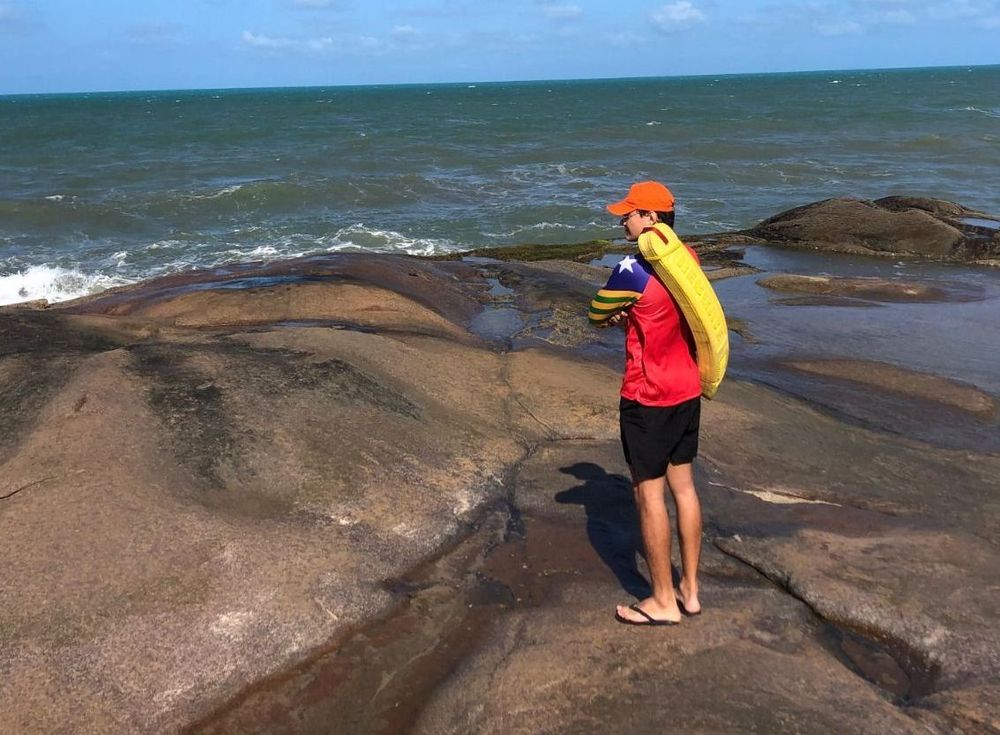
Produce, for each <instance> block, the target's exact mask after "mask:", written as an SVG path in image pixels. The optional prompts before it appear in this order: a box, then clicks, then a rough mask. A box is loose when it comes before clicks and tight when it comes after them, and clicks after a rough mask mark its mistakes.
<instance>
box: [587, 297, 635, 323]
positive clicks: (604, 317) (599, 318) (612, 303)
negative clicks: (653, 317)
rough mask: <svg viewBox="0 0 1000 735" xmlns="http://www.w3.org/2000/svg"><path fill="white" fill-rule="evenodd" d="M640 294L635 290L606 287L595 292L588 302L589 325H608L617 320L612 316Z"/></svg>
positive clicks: (617, 313) (631, 302)
mask: <svg viewBox="0 0 1000 735" xmlns="http://www.w3.org/2000/svg"><path fill="white" fill-rule="evenodd" d="M639 296H641V294H638V293H636V292H635V291H616V290H613V289H609V288H607V287H605V288H602V289H601V290H600V291H598V292H597V295H596V296H595V297H594V298H593V300H592V301H591V302H590V312H589V313H588V314H587V318H588V319H589V320H590V324H591V326H594V327H610V326H612V325H613V324H615V323H616V322H617V321H618V320H617V319H615V318H614V317H616V316H618V315H619V314H621V313H622V310H623V309H627V308H628V307H630V306H631V305H632V304H634V303H635V302H636V301H637V300H638V299H639Z"/></svg>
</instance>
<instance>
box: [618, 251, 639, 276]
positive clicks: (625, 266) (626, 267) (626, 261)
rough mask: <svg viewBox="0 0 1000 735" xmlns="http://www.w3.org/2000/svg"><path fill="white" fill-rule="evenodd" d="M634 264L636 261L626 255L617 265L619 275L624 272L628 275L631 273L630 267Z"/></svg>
mask: <svg viewBox="0 0 1000 735" xmlns="http://www.w3.org/2000/svg"><path fill="white" fill-rule="evenodd" d="M635 264H636V259H635V258H633V257H632V256H631V255H626V256H625V257H624V258H622V259H621V261H620V262H619V263H618V272H619V273H624V272H625V271H628V272H629V273H631V272H632V266H633V265H635Z"/></svg>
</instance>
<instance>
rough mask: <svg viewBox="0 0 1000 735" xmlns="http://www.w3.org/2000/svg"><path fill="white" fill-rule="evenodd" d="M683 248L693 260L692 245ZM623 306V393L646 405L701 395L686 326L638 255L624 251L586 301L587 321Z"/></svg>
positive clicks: (599, 320)
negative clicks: (605, 280)
mask: <svg viewBox="0 0 1000 735" xmlns="http://www.w3.org/2000/svg"><path fill="white" fill-rule="evenodd" d="M688 252H690V253H691V257H693V258H694V259H695V260H696V261H697V260H698V256H697V254H695V252H694V250H692V249H691V248H688ZM623 308H625V309H628V312H627V314H628V324H627V327H626V330H625V375H624V377H623V379H622V389H621V394H622V397H623V398H628V399H630V400H633V401H638V402H639V403H641V404H643V405H645V406H676V405H678V404H681V403H684V402H685V401H689V400H691V399H692V398H697V397H698V396H700V395H701V378H700V375H699V373H698V362H697V360H696V358H695V345H694V337H693V336H692V335H691V329H690V328H689V327H688V325H687V321H686V320H685V319H684V315H683V314H681V310H680V308H679V307H678V306H677V302H676V301H675V300H674V297H673V296H671V295H670V292H669V291H668V290H667V288H666V287H665V286H664V285H663V282H662V281H660V279H659V278H658V277H657V276H656V272H655V271H654V270H653V266H652V265H650V264H649V262H648V261H646V259H645V258H643V257H642V256H641V255H634V256H633V255H627V256H625V258H623V259H622V260H621V262H619V263H618V265H616V266H615V268H614V270H613V271H612V273H611V277H610V278H609V279H608V283H607V285H606V286H605V287H604V288H602V289H601V290H600V291H599V292H598V293H597V296H596V297H595V298H594V301H593V302H592V303H591V309H590V321H591V323H593V324H596V325H599V324H601V323H602V322H604V321H606V320H607V319H608V317H610V316H611V315H612V314H614V313H616V312H618V311H620V310H621V309H623Z"/></svg>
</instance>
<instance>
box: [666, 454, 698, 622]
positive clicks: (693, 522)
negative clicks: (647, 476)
mask: <svg viewBox="0 0 1000 735" xmlns="http://www.w3.org/2000/svg"><path fill="white" fill-rule="evenodd" d="M693 467H694V465H693V464H691V463H690V462H689V463H687V464H681V465H673V464H671V465H667V478H666V479H667V485H668V486H669V487H670V492H671V493H672V494H673V496H674V502H675V503H676V504H677V535H678V536H679V540H680V547H681V566H682V567H683V573H682V576H681V583H680V600H681V602H682V603H683V605H684V609H685V610H687V612H689V613H691V614H692V615H693V614H695V613H698V612H700V611H701V603H700V602H699V601H698V561H699V560H700V559H701V503H700V502H699V500H698V492H697V490H696V489H695V486H694V471H693Z"/></svg>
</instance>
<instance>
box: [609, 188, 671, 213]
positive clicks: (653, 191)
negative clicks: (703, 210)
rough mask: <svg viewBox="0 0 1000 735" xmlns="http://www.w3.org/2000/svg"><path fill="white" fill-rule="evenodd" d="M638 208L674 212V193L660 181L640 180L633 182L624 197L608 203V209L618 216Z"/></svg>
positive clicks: (645, 210) (647, 210) (646, 210)
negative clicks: (618, 200)
mask: <svg viewBox="0 0 1000 735" xmlns="http://www.w3.org/2000/svg"><path fill="white" fill-rule="evenodd" d="M636 209H641V210H642V211H643V212H672V211H673V210H674V195H673V194H671V193H670V189H668V188H667V187H665V186H664V185H663V184H661V183H660V182H658V181H640V182H639V183H637V184H632V187H631V188H630V189H629V190H628V194H626V195H625V198H624V199H622V200H621V201H620V202H615V203H614V204H609V205H608V211H609V212H611V214H614V215H616V216H618V217H621V216H622V215H625V214H628V213H629V212H632V211H634V210H636Z"/></svg>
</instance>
